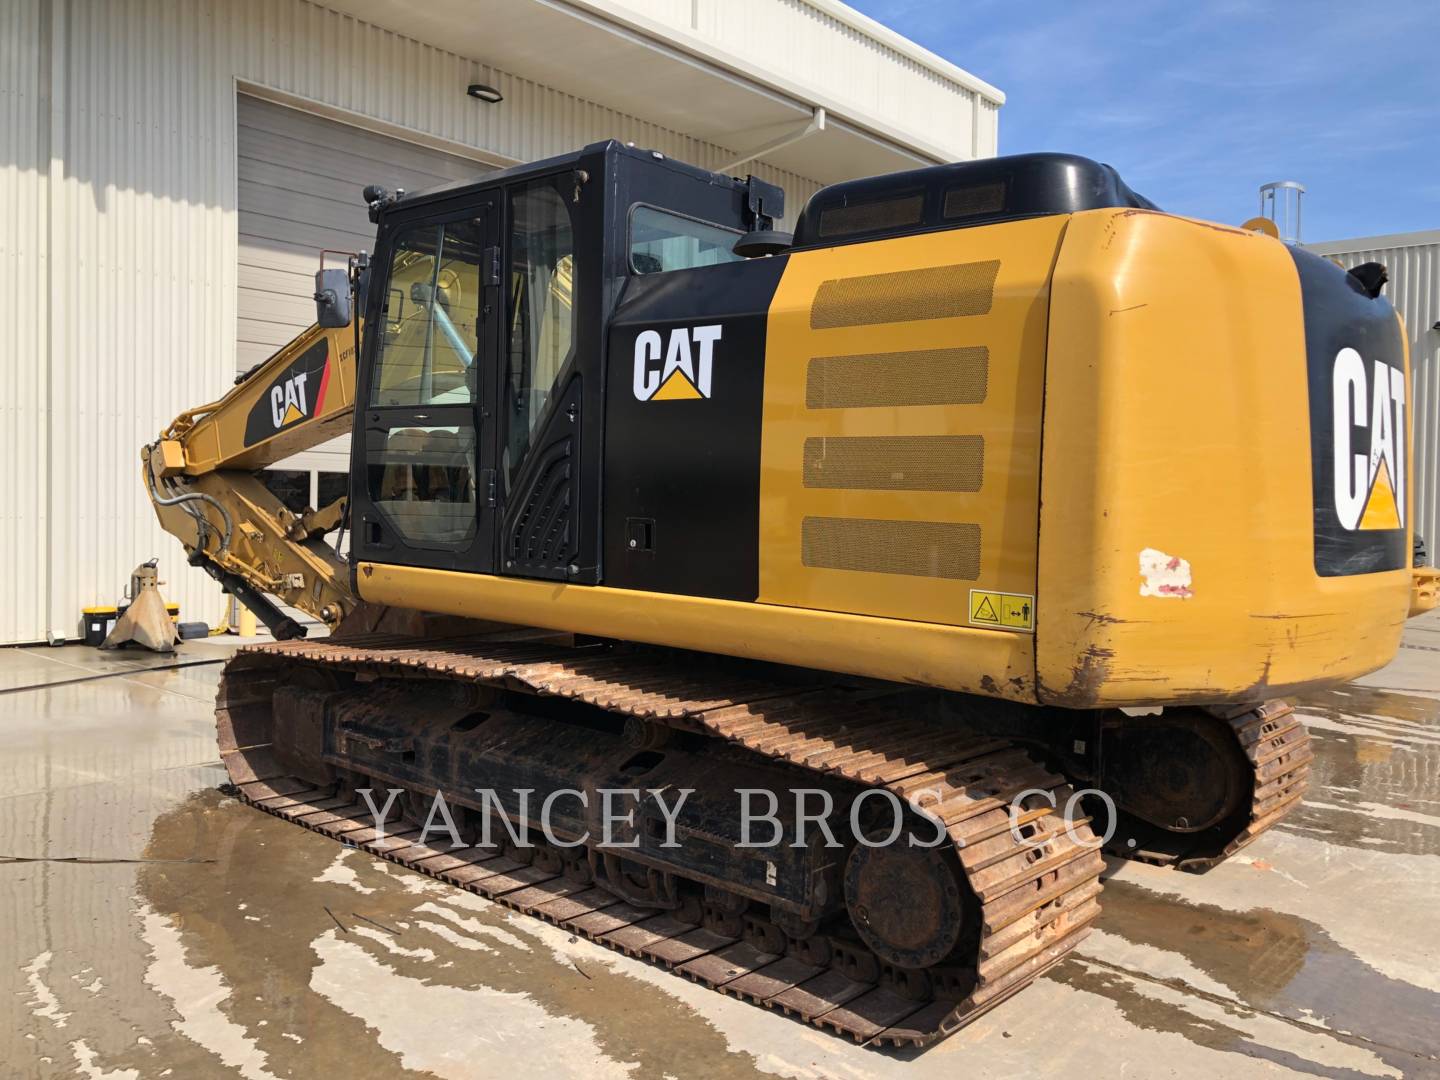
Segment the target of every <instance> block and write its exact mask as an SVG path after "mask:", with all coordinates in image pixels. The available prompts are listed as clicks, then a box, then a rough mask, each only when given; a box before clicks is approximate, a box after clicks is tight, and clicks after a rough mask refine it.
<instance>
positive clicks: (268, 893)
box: [31, 792, 756, 1080]
mask: <svg viewBox="0 0 1440 1080" xmlns="http://www.w3.org/2000/svg"><path fill="white" fill-rule="evenodd" d="M197 850H199V851H205V852H206V853H207V854H208V855H209V856H210V857H212V858H213V859H214V862H211V863H205V864H195V863H183V862H167V861H150V862H146V863H144V864H141V865H139V866H138V868H136V870H135V873H136V878H135V901H136V907H135V910H134V912H133V913H130V916H129V917H130V919H131V920H133V921H132V924H131V925H130V926H129V927H127V933H128V935H129V936H130V938H131V939H133V940H135V942H136V944H137V948H138V949H139V950H141V954H142V955H141V956H140V957H136V958H132V962H131V963H130V964H129V965H128V972H127V973H125V974H120V973H113V972H107V973H106V977H105V980H104V981H105V987H106V992H105V993H103V994H100V995H96V996H95V1000H93V1001H91V1002H88V1003H85V1004H86V1005H87V1006H88V1008H87V1011H86V1012H85V1022H84V1025H83V1032H84V1036H85V1040H86V1046H85V1048H84V1051H83V1053H84V1054H85V1055H89V1057H88V1058H87V1060H89V1059H90V1058H93V1060H96V1061H101V1062H103V1063H104V1067H105V1069H106V1070H109V1072H107V1073H106V1075H107V1076H112V1077H125V1076H127V1075H131V1074H130V1073H127V1070H133V1071H134V1072H133V1075H136V1076H145V1077H150V1076H158V1075H164V1073H162V1072H161V1071H160V1069H159V1067H158V1066H157V1063H159V1062H163V1063H164V1066H165V1067H168V1068H171V1069H173V1070H175V1071H174V1073H173V1074H172V1075H177V1076H188V1075H205V1074H207V1073H208V1072H212V1071H214V1070H215V1069H216V1067H217V1066H218V1065H219V1064H221V1063H223V1064H224V1065H225V1066H228V1067H230V1068H231V1069H234V1070H237V1071H238V1072H239V1074H240V1075H242V1076H247V1077H254V1078H259V1080H265V1078H269V1077H272V1076H273V1077H287V1076H295V1077H308V1076H316V1075H344V1074H346V1073H350V1074H352V1075H357V1076H367V1077H368V1076H375V1075H406V1074H413V1075H434V1076H440V1077H449V1076H454V1077H461V1076H464V1077H471V1076H476V1075H492V1074H494V1073H496V1072H501V1071H504V1070H514V1068H515V1067H516V1063H517V1062H524V1061H526V1060H534V1061H535V1062H536V1063H537V1067H539V1066H540V1065H543V1071H544V1073H545V1074H546V1075H547V1076H549V1077H555V1078H561V1077H566V1076H576V1077H585V1078H591V1077H595V1078H603V1077H627V1076H635V1077H651V1076H654V1077H660V1076H673V1077H676V1078H686V1077H693V1076H702V1075H703V1076H706V1077H726V1076H736V1077H740V1076H745V1077H749V1076H754V1075H755V1074H756V1063H755V1061H754V1059H753V1058H751V1057H750V1056H748V1055H745V1054H737V1053H735V1052H734V1050H733V1048H731V1047H730V1046H728V1045H727V1041H726V1039H725V1037H724V1036H723V1035H722V1034H720V1033H719V1032H718V1031H716V1030H715V1028H714V1027H713V1026H712V1025H711V1024H710V1023H709V1022H708V1021H707V1020H705V1019H703V1018H701V1017H700V1016H699V1015H698V1014H696V1013H695V1012H694V1011H693V1010H692V1009H690V1008H688V1007H687V1006H685V1005H684V1004H682V1003H681V1002H679V1001H678V1000H676V998H675V997H673V996H671V995H669V994H666V993H664V992H662V991H660V990H657V989H656V988H655V987H653V986H651V985H648V984H647V983H646V982H644V981H643V980H640V979H636V978H633V977H631V976H629V975H627V974H624V973H621V972H618V971H615V970H612V968H611V966H610V961H609V960H608V959H607V958H606V955H604V954H603V951H602V950H600V949H598V948H596V947H593V946H588V945H586V946H584V949H588V950H589V951H590V952H592V953H600V954H602V955H601V956H600V957H599V958H597V959H594V960H591V959H588V958H587V959H585V960H577V959H574V958H573V956H571V955H563V954H560V953H557V951H556V950H555V949H553V948H551V947H548V946H547V945H545V944H543V943H542V941H541V938H540V937H538V936H536V935H535V934H534V933H532V932H531V931H530V930H528V929H527V927H526V923H529V922H530V921H531V920H526V919H523V918H518V917H512V914H511V913H510V912H509V911H508V910H507V909H505V908H502V907H499V906H497V905H492V904H490V903H488V902H486V901H484V900H482V899H480V898H478V897H475V896H472V895H471V894H468V893H464V892H462V891H459V890H455V889H453V888H451V887H449V886H446V885H444V884H443V883H440V882H437V881H434V880H432V879H430V878H427V877H424V876H423V875H420V874H415V873H412V872H410V871H406V870H402V869H401V868H399V867H397V866H394V865H392V864H389V863H384V862H380V861H378V860H375V859H373V858H371V857H370V856H369V855H366V854H364V853H362V852H356V851H353V850H347V849H345V848H342V847H341V846H339V845H337V844H336V843H335V842H334V841H332V840H329V839H327V838H324V837H321V836H318V835H316V834H313V833H309V832H305V831H303V830H300V829H297V828H296V827H295V826H293V825H289V824H287V823H285V822H282V821H279V820H277V819H274V818H270V817H267V816H263V815H260V814H257V813H256V812H254V811H253V810H250V809H248V808H245V807H242V806H240V805H239V804H238V803H236V802H234V801H233V800H228V799H225V798H223V797H222V796H220V795H219V794H218V793H217V792H204V793H200V794H196V795H194V796H192V797H191V798H190V799H189V800H187V801H186V802H184V803H183V804H182V805H180V806H178V807H176V808H175V809H173V810H171V811H169V812H166V813H164V814H162V815H160V816H159V817H158V818H157V819H156V821H155V823H154V829H153V833H152V836H151V840H150V844H149V846H148V848H147V849H146V852H145V856H146V858H147V859H150V860H172V859H183V858H189V857H191V856H192V855H193V854H194V852H196V851H197ZM137 923H138V925H136V924H137ZM535 927H536V929H537V930H538V929H540V928H543V929H544V930H545V931H548V932H550V933H551V934H554V935H560V938H559V940H561V941H564V940H565V935H563V932H561V931H558V930H556V929H554V928H552V927H548V926H547V925H545V924H535ZM582 951H583V950H582ZM37 963H38V961H37ZM56 966H57V965H56V964H55V961H54V960H53V959H46V961H45V964H44V965H42V966H41V967H40V968H37V971H40V972H41V974H43V975H47V976H48V981H47V982H46V983H45V984H44V985H45V987H46V992H47V993H50V992H51V991H52V989H55V988H59V989H64V990H66V991H71V990H73V987H71V986H66V985H64V984H66V983H68V982H70V980H69V979H68V975H69V972H68V971H67V970H56ZM60 966H61V967H64V965H60ZM37 977H38V976H37ZM666 977H668V978H674V976H666ZM687 985H688V984H687ZM59 989H55V992H56V993H59ZM141 991H145V993H141ZM707 993H708V992H707ZM75 996H76V995H75V994H74V993H73V992H69V993H66V994H60V995H59V996H58V997H57V998H55V999H54V1000H53V1001H52V999H50V998H45V997H43V996H42V997H36V998H35V999H34V1000H35V1002H37V1003H38V1004H35V1005H34V1008H32V1010H31V1012H32V1014H33V1015H35V1016H36V1018H37V1019H39V1020H44V1019H45V1017H44V1016H43V1015H41V1014H40V1013H36V1012H35V1010H36V1009H40V1010H46V1009H51V1008H53V1009H54V1010H55V1012H56V1013H57V1014H58V1013H59V1012H62V1011H64V1010H71V1011H75V1012H79V1011H80V1010H79V1009H77V1008H75V1007H74V1005H73V1004H72V1001H71V999H73V998H74V997H75ZM87 996H89V995H87ZM142 997H143V998H147V999H148V1000H147V1001H146V1002H145V1004H144V1005H143V1006H141V1007H139V1008H136V1007H132V1005H131V1004H130V1002H133V1001H138V1000H139V999H140V998H142ZM101 999H103V1000H104V1001H105V1003H106V1006H105V1008H103V1009H100V1010H98V1011H99V1012H101V1013H103V1014H105V1015H103V1017H102V1018H101V1020H100V1022H97V1017H96V1015H95V1013H96V1011H97V1010H96V1009H95V1008H94V1006H95V1005H96V1004H97V1003H98V1002H99V1001H100V1000H101ZM725 1000H727V999H723V998H718V996H717V1001H725ZM737 1004H738V1003H737ZM71 1024H72V1026H73V1027H78V1026H79V1025H78V1023H77V1022H76V1021H72V1022H71ZM36 1026H37V1027H43V1026H44V1025H43V1024H42V1025H36ZM52 1027H53V1025H52ZM657 1032H663V1035H664V1037H663V1038H657V1037H656V1036H657ZM67 1034H69V1032H67V1031H54V1032H53V1036H54V1038H52V1039H51V1040H49V1042H50V1043H51V1044H52V1045H50V1046H47V1048H46V1049H47V1050H54V1051H55V1053H54V1054H53V1055H52V1056H54V1057H56V1058H57V1059H59V1060H64V1059H65V1057H66V1056H67V1055H78V1054H80V1053H81V1052H80V1051H77V1050H75V1049H74V1047H73V1046H70V1045H69V1044H68V1043H67V1042H66V1040H65V1036H66V1035H67ZM73 1037H74V1036H73V1035H72V1036H71V1038H72V1039H73ZM141 1038H143V1041H139V1040H140V1039H141ZM75 1064H77V1065H79V1064H81V1062H80V1058H79V1057H78V1056H76V1057H75Z"/></svg>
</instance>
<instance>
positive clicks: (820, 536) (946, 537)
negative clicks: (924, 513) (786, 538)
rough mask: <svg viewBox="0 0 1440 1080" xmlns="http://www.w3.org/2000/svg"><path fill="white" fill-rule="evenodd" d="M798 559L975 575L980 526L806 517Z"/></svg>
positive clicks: (829, 565) (837, 566)
mask: <svg viewBox="0 0 1440 1080" xmlns="http://www.w3.org/2000/svg"><path fill="white" fill-rule="evenodd" d="M800 547H801V556H800V557H801V561H802V562H804V564H805V565H806V566H813V567H820V568H824V569H829V570H862V571H868V572H870V573H872V574H908V575H911V576H913V577H930V578H952V579H958V580H962V581H974V580H975V579H976V578H978V577H979V576H980V526H979V525H972V524H957V523H954V522H948V521H881V520H872V519H865V518H827V517H807V518H806V519H805V520H804V522H802V524H801V531H800Z"/></svg>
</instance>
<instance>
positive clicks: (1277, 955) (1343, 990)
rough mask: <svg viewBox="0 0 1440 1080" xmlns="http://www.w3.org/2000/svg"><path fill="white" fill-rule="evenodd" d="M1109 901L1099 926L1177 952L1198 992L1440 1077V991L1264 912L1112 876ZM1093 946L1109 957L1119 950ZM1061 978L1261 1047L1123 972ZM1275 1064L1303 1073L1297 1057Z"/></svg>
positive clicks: (1162, 1024) (1226, 1041)
mask: <svg viewBox="0 0 1440 1080" xmlns="http://www.w3.org/2000/svg"><path fill="white" fill-rule="evenodd" d="M1102 904H1103V907H1104V914H1103V915H1102V917H1101V920H1100V922H1099V924H1098V927H1097V928H1098V929H1100V930H1102V931H1103V932H1104V933H1105V934H1107V935H1114V936H1115V937H1118V938H1121V939H1123V940H1124V941H1125V942H1129V943H1132V944H1134V945H1139V946H1144V947H1148V948H1151V949H1158V950H1161V951H1163V952H1168V953H1170V954H1172V955H1175V954H1178V955H1175V961H1176V963H1175V965H1174V966H1175V967H1176V968H1177V970H1181V969H1183V968H1191V969H1194V970H1195V971H1196V972H1198V973H1199V975H1200V977H1199V978H1197V977H1194V976H1190V975H1187V974H1185V973H1184V972H1183V971H1181V973H1179V974H1176V975H1175V976H1173V977H1174V978H1176V979H1179V980H1180V981H1182V982H1184V983H1186V984H1188V985H1189V986H1192V987H1194V988H1195V989H1196V990H1198V991H1200V992H1201V993H1204V994H1209V995H1211V996H1212V997H1214V998H1217V999H1221V1000H1229V999H1238V1001H1240V1002H1242V1003H1244V1005H1246V1006H1249V1007H1251V1008H1253V1009H1255V1010H1263V1012H1265V1013H1267V1014H1269V1015H1271V1016H1275V1017H1281V1018H1285V1019H1287V1020H1290V1021H1297V1022H1300V1023H1303V1024H1308V1025H1318V1026H1321V1027H1323V1028H1325V1029H1327V1030H1328V1031H1331V1032H1334V1033H1336V1036H1337V1037H1340V1038H1342V1040H1343V1041H1346V1042H1350V1043H1352V1044H1354V1045H1356V1046H1360V1047H1363V1048H1365V1049H1366V1050H1368V1051H1369V1052H1370V1053H1373V1054H1374V1055H1375V1057H1376V1058H1378V1059H1379V1060H1380V1061H1383V1062H1385V1063H1386V1064H1387V1065H1388V1066H1390V1067H1392V1068H1394V1069H1397V1070H1399V1072H1400V1073H1401V1074H1402V1075H1412V1074H1415V1072H1416V1070H1417V1069H1418V1070H1419V1071H1420V1072H1424V1070H1425V1069H1426V1068H1429V1069H1433V1070H1435V1071H1436V1072H1440V1060H1436V1058H1435V1055H1440V1042H1437V1034H1436V1022H1437V1018H1440V993H1436V992H1434V991H1431V990H1427V989H1425V988H1422V987H1417V986H1414V985H1412V984H1411V983H1407V982H1404V981H1402V980H1399V979H1395V978H1392V977H1390V976H1388V975H1385V974H1384V973H1382V972H1380V971H1377V970H1376V969H1375V968H1373V967H1372V966H1370V965H1369V964H1367V963H1366V962H1365V961H1364V960H1362V959H1361V958H1360V957H1358V956H1357V955H1356V954H1355V953H1353V952H1351V951H1350V950H1348V949H1346V948H1344V947H1342V946H1341V945H1339V944H1338V943H1337V942H1336V941H1335V940H1334V938H1333V937H1331V935H1330V934H1329V933H1328V932H1327V931H1326V930H1325V928H1324V927H1322V926H1320V925H1318V924H1316V923H1313V922H1310V921H1308V920H1305V919H1301V918H1297V917H1296V916H1294V915H1290V914H1286V913H1283V912H1276V911H1269V910H1266V909H1263V908H1254V909H1251V910H1248V911H1231V910H1227V909H1225V908H1221V907H1217V906H1215V905H1212V904H1203V903H1196V902H1192V901H1186V900H1182V899H1180V898H1178V897H1175V896H1162V895H1157V894H1155V893H1154V892H1151V891H1149V890H1147V889H1145V888H1143V887H1141V886H1138V885H1135V884H1132V883H1129V882H1125V881H1116V880H1114V879H1111V880H1109V881H1108V882H1107V883H1106V886H1105V893H1104V896H1103V897H1102ZM1085 951H1088V950H1086V949H1085V947H1083V946H1082V952H1085ZM1094 951H1095V953H1096V954H1097V955H1103V954H1105V953H1106V952H1115V953H1118V952H1120V951H1121V950H1104V949H1097V950H1094ZM1125 966H1128V965H1125ZM1146 966H1147V968H1151V967H1152V966H1153V965H1150V964H1147V965H1146ZM1152 974H1153V972H1152ZM1062 977H1063V978H1064V979H1065V980H1066V981H1067V982H1070V983H1071V984H1072V985H1075V986H1076V987H1077V988H1080V989H1086V990H1089V991H1091V992H1094V993H1100V994H1102V995H1104V996H1107V997H1111V998H1112V999H1113V1000H1115V1001H1116V1002H1117V1003H1118V1004H1120V1006H1121V1007H1122V1008H1123V1009H1124V1010H1125V1011H1126V1015H1127V1016H1129V1017H1130V1018H1131V1019H1132V1020H1133V1021H1134V1022H1135V1023H1139V1024H1142V1025H1144V1026H1151V1027H1156V1028H1157V1029H1159V1030H1173V1031H1175V1032H1177V1033H1179V1034H1183V1035H1185V1036H1186V1037H1187V1038H1189V1039H1191V1040H1192V1041H1194V1042H1197V1043H1199V1044H1201V1045H1204V1046H1207V1047H1211V1048H1214V1049H1234V1050H1238V1051H1240V1052H1243V1053H1247V1054H1252V1055H1254V1054H1256V1053H1257V1052H1258V1050H1257V1048H1256V1046H1255V1045H1254V1043H1253V1040H1252V1037H1251V1035H1250V1034H1249V1033H1247V1032H1246V1031H1245V1030H1243V1028H1242V1027H1240V1026H1235V1025H1226V1024H1225V1023H1220V1022H1216V1021H1214V1020H1208V1019H1200V1018H1197V1017H1196V1016H1194V1015H1192V1014H1189V1013H1187V1012H1186V1010H1185V1009H1184V1008H1183V1007H1182V1006H1176V1005H1173V1004H1168V1003H1166V1002H1164V1001H1160V1000H1156V999H1154V998H1151V997H1148V996H1146V995H1144V994H1141V993H1140V992H1139V991H1137V990H1136V989H1135V987H1134V986H1133V985H1132V984H1131V982H1130V980H1128V979H1126V978H1125V977H1124V976H1123V974H1122V973H1120V972H1116V971H1113V970H1109V969H1106V968H1104V967H1087V966H1086V965H1084V964H1081V965H1078V966H1074V965H1072V966H1071V968H1070V970H1069V971H1068V973H1066V974H1064V975H1063V976H1062ZM1197 984H1198V985H1197ZM1275 1060H1277V1063H1278V1064H1284V1065H1287V1067H1291V1068H1300V1067H1301V1066H1300V1063H1298V1062H1295V1061H1284V1060H1279V1059H1275ZM1308 1064H1309V1066H1310V1067H1308V1068H1306V1069H1305V1070H1304V1071H1312V1072H1316V1074H1317V1075H1326V1076H1329V1075H1347V1073H1345V1072H1343V1071H1342V1072H1340V1073H1332V1072H1327V1071H1324V1070H1323V1069H1322V1068H1321V1067H1320V1066H1318V1065H1317V1064H1316V1063H1313V1062H1311V1063H1308Z"/></svg>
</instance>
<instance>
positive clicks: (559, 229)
mask: <svg viewBox="0 0 1440 1080" xmlns="http://www.w3.org/2000/svg"><path fill="white" fill-rule="evenodd" d="M510 265H511V273H510V320H509V321H510V348H509V362H508V364H507V371H506V393H507V395H508V397H509V411H510V415H509V418H508V423H507V425H506V426H507V436H506V440H505V451H504V456H505V470H504V471H505V475H506V478H507V480H510V481H513V479H514V478H515V475H516V473H517V472H518V470H519V468H520V464H521V462H523V461H524V460H525V454H526V452H527V450H528V449H529V447H530V443H531V442H532V441H533V438H534V436H535V434H536V431H537V428H538V426H539V424H540V420H541V418H542V417H543V416H544V415H545V407H546V405H547V404H548V403H549V401H550V398H551V397H552V395H553V394H554V393H555V392H556V391H557V389H558V388H559V385H560V380H561V377H562V376H563V375H565V374H566V373H567V372H568V371H569V369H570V361H571V357H572V356H573V355H574V352H575V230H574V226H573V224H572V223H571V220H570V208H569V205H568V204H567V203H566V201H565V198H564V197H563V196H562V195H561V194H560V192H559V191H558V190H556V188H555V186H554V184H553V182H552V181H550V180H542V181H539V182H536V183H533V184H526V185H525V186H524V187H521V188H518V189H516V190H515V191H513V192H512V193H511V195H510Z"/></svg>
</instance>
